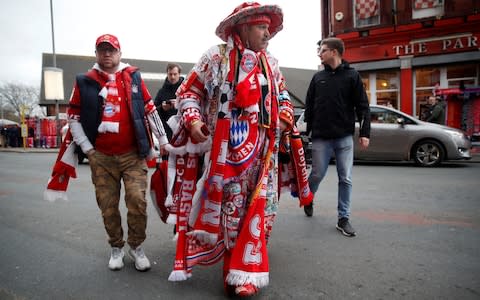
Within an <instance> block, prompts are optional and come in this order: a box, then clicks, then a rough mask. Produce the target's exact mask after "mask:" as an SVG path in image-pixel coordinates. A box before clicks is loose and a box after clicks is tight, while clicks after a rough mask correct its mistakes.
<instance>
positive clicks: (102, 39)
mask: <svg viewBox="0 0 480 300" xmlns="http://www.w3.org/2000/svg"><path fill="white" fill-rule="evenodd" d="M101 43H109V44H110V45H112V47H113V48H115V49H118V50H120V42H119V41H118V39H117V37H116V36H114V35H113V34H102V35H101V36H99V37H98V38H97V41H96V43H95V48H96V47H98V45H100V44H101Z"/></svg>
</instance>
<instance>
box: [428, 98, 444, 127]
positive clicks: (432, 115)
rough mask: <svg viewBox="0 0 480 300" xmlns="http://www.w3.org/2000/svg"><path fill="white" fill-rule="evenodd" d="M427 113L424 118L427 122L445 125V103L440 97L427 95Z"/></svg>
mask: <svg viewBox="0 0 480 300" xmlns="http://www.w3.org/2000/svg"><path fill="white" fill-rule="evenodd" d="M428 104H429V105H430V106H429V113H428V117H427V118H426V119H425V121H427V122H431V123H437V124H440V125H445V103H444V102H443V101H441V98H440V97H435V96H430V97H428Z"/></svg>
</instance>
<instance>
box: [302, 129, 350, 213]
mask: <svg viewBox="0 0 480 300" xmlns="http://www.w3.org/2000/svg"><path fill="white" fill-rule="evenodd" d="M332 153H335V161H336V166H337V175H338V207H337V209H338V218H339V219H340V218H344V217H345V218H349V217H350V200H351V199H350V197H351V194H352V169H353V136H351V135H349V136H346V137H342V138H338V139H328V140H326V139H321V138H315V139H314V140H313V141H312V172H311V173H310V176H309V178H308V184H309V186H310V190H311V191H312V192H313V193H316V192H317V190H318V186H319V185H320V182H321V181H322V179H323V177H325V174H327V169H328V164H329V162H330V159H331V157H332Z"/></svg>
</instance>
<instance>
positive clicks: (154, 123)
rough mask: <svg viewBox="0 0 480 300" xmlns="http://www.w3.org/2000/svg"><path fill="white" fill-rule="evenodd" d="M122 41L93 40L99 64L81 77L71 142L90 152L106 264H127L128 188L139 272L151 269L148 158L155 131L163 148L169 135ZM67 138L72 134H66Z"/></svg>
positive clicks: (132, 244)
mask: <svg viewBox="0 0 480 300" xmlns="http://www.w3.org/2000/svg"><path fill="white" fill-rule="evenodd" d="M121 55H122V53H121V50H120V43H119V41H118V39H117V37H115V36H114V35H111V34H103V35H101V36H99V37H98V38H97V40H96V43H95V56H96V63H95V64H94V66H93V68H92V69H91V70H89V71H88V72H87V73H85V74H80V75H77V77H76V81H75V85H74V89H73V92H72V97H71V99H70V103H69V108H68V124H69V128H70V131H71V135H72V136H73V141H74V142H75V143H76V144H77V145H78V147H79V148H80V151H82V152H83V153H84V154H86V155H87V158H88V161H89V164H90V169H91V172H92V182H93V184H94V186H95V195H96V198H97V204H98V207H99V208H100V210H101V213H102V217H103V223H104V225H105V230H106V232H107V234H108V242H109V244H110V246H111V255H110V260H109V262H108V267H109V268H110V269H111V270H119V269H121V268H122V267H123V266H124V263H123V258H124V250H123V246H124V244H125V241H124V238H123V229H122V222H121V216H120V211H119V201H120V189H121V186H122V182H123V185H124V188H125V202H126V207H127V210H128V214H127V224H128V239H127V243H128V245H129V246H130V249H129V251H128V253H129V254H130V256H131V257H132V258H133V260H134V261H135V268H136V269H137V270H139V271H146V270H148V269H150V266H151V265H150V261H149V259H148V258H147V256H146V255H145V252H144V249H143V248H142V246H141V245H142V243H143V241H144V240H145V238H146V235H145V230H146V226H147V211H146V205H147V202H146V200H145V195H146V189H147V171H148V168H147V164H146V160H145V159H146V158H147V157H149V156H150V155H152V153H153V152H152V142H151V132H150V130H151V131H152V132H153V134H155V136H156V137H157V138H158V140H159V142H160V145H161V151H163V152H164V151H165V150H164V147H165V144H167V142H168V141H167V137H166V133H165V130H164V128H163V125H162V122H161V120H160V116H159V115H158V113H157V111H156V109H155V105H154V103H153V101H152V99H151V96H150V93H149V92H148V90H147V88H146V86H145V83H144V82H143V80H142V78H141V75H140V72H139V71H138V68H136V67H134V66H130V65H129V64H126V63H123V62H121ZM67 136H68V134H67Z"/></svg>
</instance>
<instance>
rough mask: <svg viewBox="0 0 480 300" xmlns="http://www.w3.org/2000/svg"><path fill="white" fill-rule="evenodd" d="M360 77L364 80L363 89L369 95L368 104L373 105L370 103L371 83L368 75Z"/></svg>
mask: <svg viewBox="0 0 480 300" xmlns="http://www.w3.org/2000/svg"><path fill="white" fill-rule="evenodd" d="M360 77H361V78H362V82H363V88H364V89H365V92H366V93H367V97H368V102H369V103H371V101H370V98H371V96H370V82H369V78H368V73H360Z"/></svg>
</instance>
